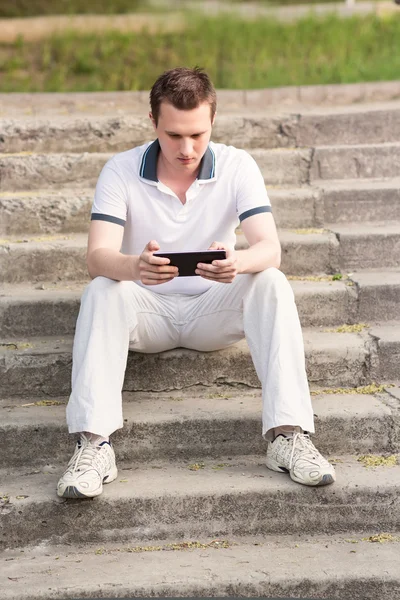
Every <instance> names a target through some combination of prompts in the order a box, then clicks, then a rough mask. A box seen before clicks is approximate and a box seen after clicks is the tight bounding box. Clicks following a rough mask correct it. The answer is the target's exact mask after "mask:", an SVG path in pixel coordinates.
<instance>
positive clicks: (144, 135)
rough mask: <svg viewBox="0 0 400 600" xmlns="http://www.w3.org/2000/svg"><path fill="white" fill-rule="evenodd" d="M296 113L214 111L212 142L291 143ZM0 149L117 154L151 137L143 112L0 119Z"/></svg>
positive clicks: (246, 145) (256, 145)
mask: <svg viewBox="0 0 400 600" xmlns="http://www.w3.org/2000/svg"><path fill="white" fill-rule="evenodd" d="M297 120H298V117H297V116H296V115H282V116H279V115H276V116H272V115H269V116H268V115H267V116H266V115H265V114H263V113H260V114H254V115H252V116H251V117H250V116H248V115H240V114H239V115H235V114H232V115H220V116H218V118H217V120H216V122H215V126H214V128H213V133H212V140H213V141H214V142H222V143H224V144H230V145H233V146H237V147H239V148H243V147H244V148H279V147H287V146H292V147H293V146H296V145H298V144H296V138H295V135H296V123H297ZM0 131H1V136H0V153H11V152H38V153H40V152H113V153H115V152H122V151H124V150H128V149H130V148H132V147H134V146H140V145H141V144H144V143H145V142H149V141H151V140H154V138H155V137H156V134H155V133H154V129H153V126H152V124H151V122H150V119H149V117H148V115H147V114H145V112H144V111H143V114H142V115H141V116H129V115H123V116H118V115H115V116H114V117H111V116H91V117H86V116H71V117H53V118H52V119H48V118H41V119H32V118H26V117H25V118H22V119H21V118H19V119H2V120H0Z"/></svg>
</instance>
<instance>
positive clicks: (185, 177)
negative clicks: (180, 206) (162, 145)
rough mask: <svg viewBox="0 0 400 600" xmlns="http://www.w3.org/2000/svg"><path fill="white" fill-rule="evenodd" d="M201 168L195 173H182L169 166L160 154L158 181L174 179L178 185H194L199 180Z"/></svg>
mask: <svg viewBox="0 0 400 600" xmlns="http://www.w3.org/2000/svg"><path fill="white" fill-rule="evenodd" d="M199 171H200V166H198V167H197V168H196V169H195V170H194V171H191V172H182V171H180V170H178V169H174V168H173V167H171V165H169V164H168V163H167V162H166V161H165V160H164V157H163V155H162V153H161V152H160V154H159V156H158V161H157V176H158V179H160V180H162V179H163V178H164V179H168V180H170V179H173V180H174V181H176V182H177V183H179V182H180V183H188V184H189V185H190V184H192V183H193V181H194V180H195V179H196V178H197V175H198V174H199Z"/></svg>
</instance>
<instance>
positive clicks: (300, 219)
mask: <svg viewBox="0 0 400 600" xmlns="http://www.w3.org/2000/svg"><path fill="white" fill-rule="evenodd" d="M93 195H94V189H82V188H80V189H68V188H67V189H62V190H51V189H49V190H33V191H32V192H26V191H25V192H3V193H0V235H1V236H6V237H7V236H18V235H21V236H24V235H28V236H29V235H34V234H41V235H48V234H57V233H77V232H82V233H87V231H88V228H89V222H90V209H91V206H92V202H93ZM268 195H269V197H270V199H271V203H272V206H273V211H274V217H275V220H276V222H277V224H278V226H280V227H322V226H323V212H322V203H321V202H320V198H319V190H318V189H313V188H310V187H306V188H295V189H290V188H289V189H275V188H272V189H269V190H268ZM360 204H361V203H360ZM392 204H394V202H393V203H392ZM376 210H377V209H376V208H375V211H376ZM355 212H357V216H358V217H359V211H355ZM392 212H393V214H397V213H396V209H395V206H394V207H393V211H392ZM382 214H385V217H384V218H386V217H387V218H388V219H389V218H390V217H388V216H387V215H388V211H386V213H382ZM368 215H369V213H368ZM399 220H400V211H399Z"/></svg>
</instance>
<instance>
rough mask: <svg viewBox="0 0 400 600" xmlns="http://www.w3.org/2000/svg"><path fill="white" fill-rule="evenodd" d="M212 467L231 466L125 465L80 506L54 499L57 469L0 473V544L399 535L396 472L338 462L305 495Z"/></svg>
mask: <svg viewBox="0 0 400 600" xmlns="http://www.w3.org/2000/svg"><path fill="white" fill-rule="evenodd" d="M220 460H221V462H229V463H230V466H229V467H224V468H221V469H220V470H215V469H213V468H212V466H214V465H212V464H207V465H205V468H203V469H199V470H198V471H191V470H190V469H188V465H187V464H186V463H174V464H171V465H170V464H165V463H163V462H157V463H156V464H154V465H150V466H149V468H145V469H142V468H139V469H134V470H132V467H131V465H126V468H127V470H126V471H124V469H123V466H122V465H120V473H119V476H118V478H117V479H116V481H115V482H114V483H112V484H110V485H108V486H105V489H104V492H103V494H102V495H101V496H100V497H98V498H96V499H95V500H94V501H86V502H85V501H83V502H82V501H72V502H69V501H65V500H63V499H61V498H57V496H56V491H55V487H56V482H57V478H58V476H59V474H60V470H61V471H62V469H59V468H58V469H52V468H51V467H45V468H44V469H42V470H41V471H42V472H41V473H38V474H28V473H26V472H25V474H23V473H24V472H23V471H22V473H18V472H14V474H12V475H10V474H8V473H7V472H5V471H2V472H1V473H0V475H1V481H2V484H1V492H2V496H7V498H8V499H9V502H8V503H6V504H5V505H3V506H2V527H3V532H2V533H3V539H2V540H1V542H0V544H1V546H2V547H7V548H14V547H16V546H21V545H25V546H26V545H31V544H48V543H51V544H59V543H63V544H66V543H67V544H68V543H74V544H77V543H85V542H90V543H100V544H101V543H103V542H104V540H107V541H115V542H118V543H122V542H125V541H128V540H129V544H130V545H135V544H136V543H140V541H141V540H143V541H144V540H148V539H152V538H153V539H154V540H156V539H158V540H165V539H168V538H171V537H175V538H181V539H182V538H183V539H188V538H189V539H190V538H191V539H193V537H194V536H195V537H197V536H203V537H205V536H207V537H209V536H210V537H222V536H223V537H226V536H232V535H271V534H272V535H273V534H280V535H294V534H296V533H298V534H306V535H307V536H310V535H314V534H325V535H326V534H329V533H335V534H339V533H343V532H349V531H351V532H353V534H354V532H365V531H366V529H368V530H377V531H379V532H381V531H389V532H390V531H392V530H394V531H396V529H397V530H398V529H399V510H400V493H399V492H400V465H397V466H394V467H391V468H380V469H375V470H374V472H373V475H372V474H371V471H369V470H367V469H366V468H365V467H364V466H362V465H360V464H359V463H357V462H356V461H355V460H354V459H353V458H346V457H341V460H342V462H340V463H339V462H338V463H337V464H336V467H335V468H336V471H337V482H336V483H335V484H334V485H330V486H327V487H325V488H317V489H313V488H308V487H307V486H301V485H299V484H297V483H295V482H293V481H291V479H290V478H289V477H288V476H287V475H286V474H283V473H276V472H272V471H269V470H267V469H266V467H265V465H264V460H261V459H260V458H259V457H255V458H254V459H252V458H251V457H249V456H248V457H243V458H241V457H236V458H235V459H232V460H231V461H227V460H225V461H224V460H223V457H221V458H220ZM218 463H219V461H218ZM152 466H153V467H154V466H156V467H160V468H152ZM121 479H122V481H121ZM124 480H125V481H124ZM126 480H127V481H126ZM17 496H26V497H25V498H23V499H17ZM193 515H195V516H196V517H195V518H193ZM83 524H84V525H83Z"/></svg>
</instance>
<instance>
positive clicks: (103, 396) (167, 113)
mask: <svg viewBox="0 0 400 600" xmlns="http://www.w3.org/2000/svg"><path fill="white" fill-rule="evenodd" d="M150 104H151V113H150V119H151V121H152V123H153V126H154V130H155V134H156V140H155V141H154V142H152V143H150V144H145V145H144V146H140V147H137V148H133V149H131V150H128V151H127V152H122V153H120V154H117V155H116V156H115V157H114V158H112V159H111V160H110V161H109V162H108V163H107V164H106V165H105V167H104V168H103V170H102V172H101V175H100V177H99V180H98V183H97V187H96V192H95V198H94V203H93V208H92V221H91V225H90V232H89V241H88V254H87V264H88V269H89V273H90V275H91V277H92V278H93V281H92V282H91V283H90V284H89V286H88V287H87V288H86V290H85V292H84V294H83V297H82V303H81V309H80V313H79V317H78V321H77V329H76V335H75V342H74V352H73V370H72V393H71V397H70V400H69V403H68V407H67V421H68V426H69V431H70V433H79V434H80V437H79V441H78V443H77V445H76V449H75V452H74V454H73V456H72V458H71V461H70V463H69V465H68V467H67V469H66V471H65V473H64V474H63V476H62V477H61V479H60V481H59V483H58V490H57V491H58V495H59V496H63V497H66V498H76V497H93V496H97V495H99V494H101V492H102V490H103V483H109V482H111V481H113V480H114V479H115V478H116V477H117V467H116V464H115V456H114V450H113V448H112V445H111V442H110V441H109V436H110V435H111V434H112V433H113V432H114V431H115V430H116V429H119V428H121V427H122V426H123V418H122V396H121V390H122V385H123V380H124V373H125V368H126V361H127V354H128V348H131V349H132V350H136V351H139V352H162V351H164V350H169V349H171V348H176V347H185V348H192V349H196V350H201V351H208V350H217V349H220V348H224V347H227V346H229V345H231V344H232V343H234V342H237V341H238V340H240V339H242V338H243V337H244V336H245V337H246V339H247V342H248V345H249V348H250V352H251V356H252V359H253V362H254V366H255V368H256V371H257V374H258V377H259V379H260V381H261V384H262V393H263V430H262V433H263V435H264V436H265V437H266V439H267V440H269V444H268V449H267V467H269V468H270V469H273V470H275V471H283V472H288V473H289V474H290V477H291V478H292V479H293V480H294V481H297V482H299V483H302V484H305V485H315V486H317V485H326V484H329V483H332V482H333V481H334V480H335V472H334V469H333V467H332V465H330V464H329V462H328V461H326V460H325V459H324V458H323V457H322V456H321V455H320V453H319V452H318V451H317V450H316V449H315V447H314V446H313V444H312V442H311V440H310V438H309V436H308V434H307V433H305V432H313V430H314V429H313V412H312V407H311V400H310V394H309V389H308V384H307V379H306V373H305V365H304V362H305V361H304V349H303V341H302V334H301V328H300V324H299V320H298V315H297V310H296V306H295V303H294V297H293V292H292V289H291V287H290V285H289V283H288V281H287V279H286V278H285V276H284V275H283V273H281V272H280V271H279V270H278V268H279V265H280V244H279V240H278V236H277V232H276V228H275V223H274V219H273V216H272V213H271V206H270V202H269V199H268V195H267V192H266V190H265V185H264V180H263V177H262V175H261V173H260V171H259V169H258V167H257V165H256V163H255V162H254V160H253V159H252V158H251V157H250V155H249V154H247V153H246V152H245V151H243V150H238V149H236V148H233V147H232V146H225V145H223V144H214V143H212V142H210V137H211V130H212V125H213V123H214V119H215V114H216V94H215V89H214V87H213V86H212V83H211V82H210V80H209V78H208V76H207V74H206V73H204V72H203V71H202V70H201V69H197V68H196V69H187V68H178V69H173V70H170V71H167V72H165V73H164V74H163V75H161V76H160V77H159V78H158V80H157V81H156V82H155V84H154V86H153V88H152V90H151V92H150ZM239 221H240V223H241V228H242V231H243V233H244V235H245V237H246V239H247V241H248V243H249V248H248V249H246V250H240V251H234V245H235V229H236V227H237V225H238V223H239ZM143 248H144V249H143ZM206 248H211V249H225V250H226V259H224V260H218V261H214V262H213V263H212V264H210V265H209V264H202V263H199V264H198V265H197V270H196V273H197V275H198V276H193V277H183V278H179V277H178V270H177V268H176V267H174V266H171V265H170V263H169V260H168V259H166V258H160V257H157V256H155V255H154V252H156V251H157V250H159V249H161V250H162V251H194V250H204V249H206Z"/></svg>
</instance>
